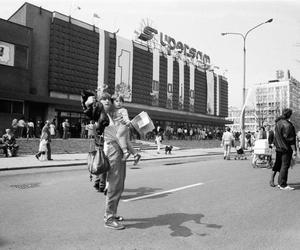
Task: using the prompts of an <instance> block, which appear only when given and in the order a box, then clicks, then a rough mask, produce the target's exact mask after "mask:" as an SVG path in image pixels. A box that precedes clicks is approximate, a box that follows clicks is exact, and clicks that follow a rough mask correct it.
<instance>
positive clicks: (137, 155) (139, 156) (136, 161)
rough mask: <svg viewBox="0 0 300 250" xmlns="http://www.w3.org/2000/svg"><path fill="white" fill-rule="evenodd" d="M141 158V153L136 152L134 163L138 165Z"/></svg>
mask: <svg viewBox="0 0 300 250" xmlns="http://www.w3.org/2000/svg"><path fill="white" fill-rule="evenodd" d="M140 159H141V155H140V154H136V155H135V156H134V163H133V165H134V166H135V165H137V164H138V163H139V161H140Z"/></svg>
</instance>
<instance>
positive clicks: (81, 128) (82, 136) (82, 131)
mask: <svg viewBox="0 0 300 250" xmlns="http://www.w3.org/2000/svg"><path fill="white" fill-rule="evenodd" d="M80 130H81V131H80V138H85V123H84V122H82V123H81V127H80Z"/></svg>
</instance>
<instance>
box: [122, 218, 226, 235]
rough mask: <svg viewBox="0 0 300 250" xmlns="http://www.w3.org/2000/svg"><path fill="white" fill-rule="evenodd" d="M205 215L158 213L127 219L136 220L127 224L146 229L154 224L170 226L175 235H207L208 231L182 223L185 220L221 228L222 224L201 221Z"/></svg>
mask: <svg viewBox="0 0 300 250" xmlns="http://www.w3.org/2000/svg"><path fill="white" fill-rule="evenodd" d="M203 217H204V215H203V214H185V213H174V214H164V215H158V216H157V217H152V218H140V219H126V222H135V223H133V224H126V227H127V228H139V229H146V228H150V227H154V226H168V228H169V229H170V230H171V231H172V232H171V233H170V235H171V236H173V237H189V236H191V235H193V234H197V235H199V236H207V235H208V233H201V234H199V233H196V232H193V231H192V230H191V229H190V228H188V227H186V226H184V225H182V224H183V223H185V222H188V221H193V222H195V223H196V224H201V225H204V226H205V227H208V228H213V229H220V228H222V226H221V225H217V224H208V223H201V219H202V218H203Z"/></svg>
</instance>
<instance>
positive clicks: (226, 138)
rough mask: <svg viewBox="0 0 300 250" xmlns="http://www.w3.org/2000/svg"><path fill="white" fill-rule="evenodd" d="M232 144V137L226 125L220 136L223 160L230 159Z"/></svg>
mask: <svg viewBox="0 0 300 250" xmlns="http://www.w3.org/2000/svg"><path fill="white" fill-rule="evenodd" d="M233 145H234V137H233V134H232V133H231V132H230V128H229V127H226V128H225V132H224V133H223V136H222V143H221V147H223V148H224V160H225V159H226V160H230V151H231V147H232V146H233Z"/></svg>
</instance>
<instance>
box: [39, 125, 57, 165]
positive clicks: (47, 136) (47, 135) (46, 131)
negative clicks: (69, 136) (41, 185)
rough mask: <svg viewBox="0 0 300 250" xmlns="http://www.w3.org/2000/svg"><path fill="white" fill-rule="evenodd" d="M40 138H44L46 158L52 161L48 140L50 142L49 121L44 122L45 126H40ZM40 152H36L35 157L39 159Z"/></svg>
mask: <svg viewBox="0 0 300 250" xmlns="http://www.w3.org/2000/svg"><path fill="white" fill-rule="evenodd" d="M41 140H46V142H47V143H46V147H47V160H48V161H52V160H53V159H52V158H51V147H50V142H51V134H50V121H48V120H47V121H46V122H45V126H44V127H43V128H42V134H41ZM41 154H42V152H38V153H37V154H36V155H35V157H36V158H37V159H39V157H40V156H41Z"/></svg>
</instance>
